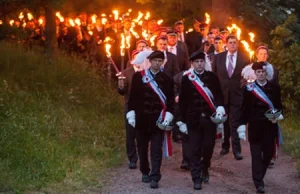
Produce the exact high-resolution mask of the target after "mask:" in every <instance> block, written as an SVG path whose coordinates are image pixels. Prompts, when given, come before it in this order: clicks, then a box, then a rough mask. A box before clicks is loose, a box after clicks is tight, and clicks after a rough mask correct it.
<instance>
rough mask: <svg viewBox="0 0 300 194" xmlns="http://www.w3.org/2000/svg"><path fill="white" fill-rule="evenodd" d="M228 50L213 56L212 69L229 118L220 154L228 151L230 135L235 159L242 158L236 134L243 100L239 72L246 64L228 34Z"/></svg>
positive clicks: (236, 44) (225, 125) (245, 58)
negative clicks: (218, 81) (218, 83)
mask: <svg viewBox="0 0 300 194" xmlns="http://www.w3.org/2000/svg"><path fill="white" fill-rule="evenodd" d="M226 46H227V48H228V51H225V52H222V53H220V54H217V55H216V56H215V58H214V61H213V64H212V69H213V72H215V73H216V75H217V76H218V77H219V80H220V82H221V88H222V91H223V95H224V104H225V110H226V112H227V113H228V117H229V119H227V121H226V122H225V124H224V142H223V143H222V150H221V152H220V154H221V155H225V154H227V153H228V152H229V148H230V143H229V139H230V136H231V143H232V152H233V155H234V157H235V159H236V160H242V159H243V157H242V155H241V144H240V139H239V137H238V134H237V128H238V125H239V121H238V119H239V116H240V115H241V111H240V108H239V107H240V106H241V102H242V100H243V89H242V88H241V83H240V82H241V72H242V69H243V68H244V67H245V66H246V65H247V61H248V60H247V57H246V56H245V55H243V54H242V53H241V52H240V51H238V39H237V38H236V37H235V36H233V35H229V36H228V37H227V38H226Z"/></svg>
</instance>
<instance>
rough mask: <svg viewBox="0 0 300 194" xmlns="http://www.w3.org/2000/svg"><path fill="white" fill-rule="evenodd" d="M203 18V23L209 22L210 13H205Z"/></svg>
mask: <svg viewBox="0 0 300 194" xmlns="http://www.w3.org/2000/svg"><path fill="white" fill-rule="evenodd" d="M205 18H206V20H205V23H206V24H209V23H210V15H209V14H208V13H205Z"/></svg>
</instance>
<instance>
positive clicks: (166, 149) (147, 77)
mask: <svg viewBox="0 0 300 194" xmlns="http://www.w3.org/2000/svg"><path fill="white" fill-rule="evenodd" d="M141 74H142V76H143V78H142V81H143V83H145V84H147V85H148V86H149V87H150V88H151V89H152V90H153V91H154V93H155V94H156V95H157V96H158V97H159V99H160V103H161V105H162V111H161V112H160V115H159V118H158V122H160V123H162V122H163V121H164V119H165V116H166V111H167V105H166V100H167V99H166V96H165V94H164V93H163V91H162V90H161V89H160V88H159V87H158V84H157V83H156V81H155V80H154V78H153V76H152V75H151V73H150V69H146V70H143V71H141ZM163 156H164V158H166V157H169V156H172V143H171V133H170V131H165V134H164V141H163Z"/></svg>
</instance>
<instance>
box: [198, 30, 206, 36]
mask: <svg viewBox="0 0 300 194" xmlns="http://www.w3.org/2000/svg"><path fill="white" fill-rule="evenodd" d="M199 30H200V34H201V35H202V36H203V37H205V34H206V33H205V28H199Z"/></svg>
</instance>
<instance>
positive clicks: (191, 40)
mask: <svg viewBox="0 0 300 194" xmlns="http://www.w3.org/2000/svg"><path fill="white" fill-rule="evenodd" d="M202 39H203V37H202V35H201V34H200V33H199V32H196V31H193V32H190V33H188V34H187V35H186V39H185V44H186V46H187V48H188V52H189V55H191V54H192V53H193V52H196V51H197V50H199V49H201V46H202Z"/></svg>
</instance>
